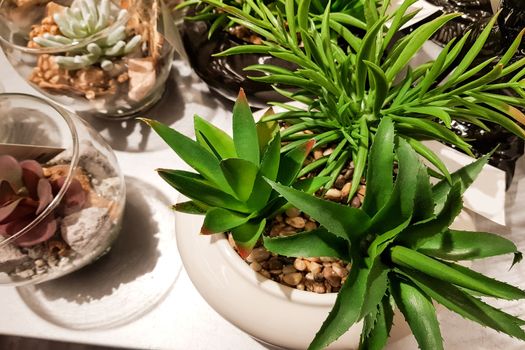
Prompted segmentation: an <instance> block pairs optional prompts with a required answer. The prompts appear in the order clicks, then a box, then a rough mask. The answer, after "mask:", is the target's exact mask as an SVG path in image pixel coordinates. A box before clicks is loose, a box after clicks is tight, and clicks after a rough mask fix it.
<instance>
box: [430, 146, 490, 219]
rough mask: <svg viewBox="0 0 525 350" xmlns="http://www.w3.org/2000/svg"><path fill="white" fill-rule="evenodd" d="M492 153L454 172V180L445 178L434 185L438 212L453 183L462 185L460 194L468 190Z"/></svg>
mask: <svg viewBox="0 0 525 350" xmlns="http://www.w3.org/2000/svg"><path fill="white" fill-rule="evenodd" d="M491 155H492V152H491V153H489V154H487V155H485V156H483V157H481V158H479V159H478V160H476V161H475V162H472V163H471V164H469V165H466V166H464V167H463V168H461V169H459V170H458V171H456V172H454V173H453V174H452V175H451V178H452V182H448V181H445V180H443V181H440V182H439V183H437V184H436V185H434V187H432V193H433V196H434V202H435V203H436V208H435V212H436V213H438V212H440V211H441V210H442V209H443V206H444V205H445V202H446V199H447V196H448V194H449V192H450V189H451V187H452V185H451V184H453V183H456V182H458V183H459V184H460V185H461V189H460V194H463V193H464V192H465V191H466V190H467V188H469V187H470V185H472V183H473V182H474V180H476V178H477V177H478V175H479V173H480V172H481V170H482V169H483V167H484V166H485V164H487V162H488V160H489V158H490V156H491Z"/></svg>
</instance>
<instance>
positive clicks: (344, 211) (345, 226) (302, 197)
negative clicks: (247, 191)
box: [268, 180, 370, 240]
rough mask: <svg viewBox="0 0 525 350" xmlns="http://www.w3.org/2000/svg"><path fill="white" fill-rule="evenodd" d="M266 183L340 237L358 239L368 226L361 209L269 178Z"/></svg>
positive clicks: (365, 216)
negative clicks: (328, 199)
mask: <svg viewBox="0 0 525 350" xmlns="http://www.w3.org/2000/svg"><path fill="white" fill-rule="evenodd" d="M268 183H269V184H270V185H271V186H272V187H273V189H274V190H276V191H277V192H278V193H279V194H280V195H281V196H283V197H284V198H286V200H287V201H288V202H290V203H291V204H292V205H293V206H295V207H296V208H298V209H300V210H301V211H303V212H305V213H306V214H308V215H309V216H311V217H312V218H313V219H314V220H316V221H317V222H319V223H320V224H321V225H322V226H324V227H326V228H327V229H328V231H329V232H330V233H332V234H334V235H336V236H338V237H340V238H343V239H346V240H354V239H358V238H359V236H361V235H362V234H363V233H364V232H366V230H367V228H368V224H369V221H370V219H369V217H368V216H367V215H366V214H365V213H364V212H363V211H362V210H359V209H356V208H351V207H349V206H346V205H340V204H337V203H334V202H331V201H327V200H323V199H320V198H317V197H314V196H312V195H309V194H307V193H304V192H301V191H298V190H295V189H293V188H289V187H286V186H283V185H280V184H278V183H275V182H272V181H269V180H268Z"/></svg>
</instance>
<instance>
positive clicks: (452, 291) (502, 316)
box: [401, 271, 525, 340]
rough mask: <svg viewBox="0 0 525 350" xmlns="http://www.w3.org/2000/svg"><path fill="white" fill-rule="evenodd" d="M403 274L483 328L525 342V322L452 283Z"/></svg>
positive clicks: (410, 273)
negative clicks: (522, 327) (523, 327)
mask: <svg viewBox="0 0 525 350" xmlns="http://www.w3.org/2000/svg"><path fill="white" fill-rule="evenodd" d="M401 272H402V271H401ZM402 273H403V274H404V275H405V276H406V277H408V278H410V280H412V282H414V283H415V284H416V285H417V286H418V287H419V288H420V289H421V290H422V291H423V293H425V294H426V295H428V296H430V297H431V298H432V299H434V300H435V301H437V302H438V303H440V304H441V305H443V306H445V307H446V308H447V309H449V310H451V311H453V312H456V313H457V314H459V315H461V316H462V317H464V318H467V319H469V320H472V321H474V322H477V323H479V324H481V325H482V326H486V327H490V328H493V329H495V330H497V331H499V332H503V333H506V334H508V335H510V336H512V337H515V338H518V339H521V340H525V332H524V331H523V329H521V328H520V326H521V325H523V324H524V321H523V320H520V319H519V318H516V317H513V316H512V315H509V314H507V313H505V312H502V311H500V310H498V309H495V308H493V307H492V306H490V305H487V304H486V303H484V302H482V301H481V300H479V299H477V298H475V297H473V296H471V295H469V294H467V293H466V292H464V291H462V290H461V289H459V288H457V287H456V286H454V285H452V284H450V283H444V282H443V281H441V280H438V279H434V278H432V277H429V276H425V275H424V274H422V273H418V272H416V271H410V272H406V273H405V272H402Z"/></svg>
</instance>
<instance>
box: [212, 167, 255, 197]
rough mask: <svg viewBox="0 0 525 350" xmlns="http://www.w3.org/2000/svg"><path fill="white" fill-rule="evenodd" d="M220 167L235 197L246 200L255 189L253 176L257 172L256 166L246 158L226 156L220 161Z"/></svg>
mask: <svg viewBox="0 0 525 350" xmlns="http://www.w3.org/2000/svg"><path fill="white" fill-rule="evenodd" d="M221 169H222V172H223V174H224V177H225V178H226V181H228V184H229V185H230V187H231V188H232V189H233V191H234V193H235V196H236V197H237V199H238V200H240V201H241V202H246V201H247V200H248V198H249V197H250V195H251V194H252V192H253V191H254V190H255V189H254V183H255V178H256V177H257V174H258V172H259V169H258V168H257V166H256V165H255V164H253V163H252V162H251V161H248V160H244V159H239V158H228V159H224V160H222V161H221Z"/></svg>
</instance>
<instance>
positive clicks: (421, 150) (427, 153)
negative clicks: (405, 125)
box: [403, 136, 452, 184]
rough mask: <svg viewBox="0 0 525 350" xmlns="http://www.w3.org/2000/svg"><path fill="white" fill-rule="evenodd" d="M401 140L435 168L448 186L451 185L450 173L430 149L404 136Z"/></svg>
mask: <svg viewBox="0 0 525 350" xmlns="http://www.w3.org/2000/svg"><path fill="white" fill-rule="evenodd" d="M403 138H404V139H405V140H406V141H407V142H408V144H409V145H410V146H411V147H412V148H413V149H414V150H415V151H416V152H417V153H418V154H419V155H420V156H422V157H424V158H425V159H426V160H428V161H429V162H430V164H432V165H433V166H435V167H436V168H437V169H438V170H439V171H440V172H441V174H442V175H443V176H444V177H445V178H446V179H447V181H448V183H449V184H452V177H451V176H450V172H449V171H448V169H447V167H446V166H445V163H443V161H442V160H441V159H440V158H439V157H438V156H437V155H436V154H435V153H434V152H433V151H432V150H431V149H430V148H428V147H427V146H425V145H424V144H423V143H421V142H419V141H418V140H416V139H413V138H411V137H406V136H405V137H403Z"/></svg>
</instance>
